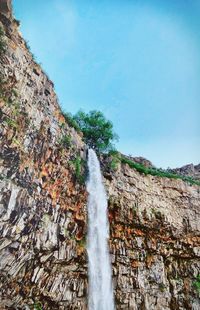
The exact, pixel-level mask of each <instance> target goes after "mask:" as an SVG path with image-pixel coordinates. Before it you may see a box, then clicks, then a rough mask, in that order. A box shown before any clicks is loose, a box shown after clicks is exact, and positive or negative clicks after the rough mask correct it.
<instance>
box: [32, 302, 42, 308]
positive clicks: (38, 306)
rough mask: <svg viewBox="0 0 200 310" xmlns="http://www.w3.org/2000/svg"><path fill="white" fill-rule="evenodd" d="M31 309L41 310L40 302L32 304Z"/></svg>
mask: <svg viewBox="0 0 200 310" xmlns="http://www.w3.org/2000/svg"><path fill="white" fill-rule="evenodd" d="M33 307H34V308H33V309H34V310H43V307H42V304H41V302H36V303H34V305H33Z"/></svg>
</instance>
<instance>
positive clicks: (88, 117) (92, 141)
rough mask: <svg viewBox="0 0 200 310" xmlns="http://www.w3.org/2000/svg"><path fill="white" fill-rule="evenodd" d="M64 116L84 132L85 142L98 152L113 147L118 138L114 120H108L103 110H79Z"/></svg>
mask: <svg viewBox="0 0 200 310" xmlns="http://www.w3.org/2000/svg"><path fill="white" fill-rule="evenodd" d="M63 116H64V117H65V119H66V121H67V123H68V124H69V126H71V127H74V128H75V130H76V131H78V132H82V133H83V140H84V142H85V143H86V144H87V145H88V146H89V147H90V148H93V149H95V151H96V152H97V153H103V152H108V151H110V150H111V149H113V142H114V141H115V140H117V139H118V136H117V135H116V134H115V133H114V131H113V124H112V122H111V121H109V120H107V119H106V118H105V116H104V115H103V113H102V112H100V111H90V112H89V113H85V112H83V111H79V112H77V113H76V114H75V115H74V116H72V115H71V114H70V113H63Z"/></svg>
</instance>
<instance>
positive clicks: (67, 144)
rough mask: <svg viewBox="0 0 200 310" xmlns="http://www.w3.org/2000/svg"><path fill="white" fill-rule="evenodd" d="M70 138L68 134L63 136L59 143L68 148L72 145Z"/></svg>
mask: <svg viewBox="0 0 200 310" xmlns="http://www.w3.org/2000/svg"><path fill="white" fill-rule="evenodd" d="M71 141H72V139H71V137H70V136H67V135H65V136H63V137H62V139H61V140H60V144H61V145H62V146H63V147H65V148H70V147H71V145H72V142H71Z"/></svg>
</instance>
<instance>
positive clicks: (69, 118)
mask: <svg viewBox="0 0 200 310" xmlns="http://www.w3.org/2000/svg"><path fill="white" fill-rule="evenodd" d="M63 116H64V118H65V120H66V122H67V123H68V125H69V126H70V127H73V128H74V129H75V130H76V131H78V132H80V131H81V130H80V127H79V126H78V124H77V122H76V121H75V119H74V118H73V116H72V115H71V113H67V112H64V113H63Z"/></svg>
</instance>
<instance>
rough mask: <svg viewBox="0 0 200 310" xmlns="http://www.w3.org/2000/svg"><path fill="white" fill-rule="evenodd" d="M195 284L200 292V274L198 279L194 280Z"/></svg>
mask: <svg viewBox="0 0 200 310" xmlns="http://www.w3.org/2000/svg"><path fill="white" fill-rule="evenodd" d="M193 286H194V287H195V289H196V290H197V292H198V293H200V274H198V276H197V277H196V280H195V281H194V282H193Z"/></svg>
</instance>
